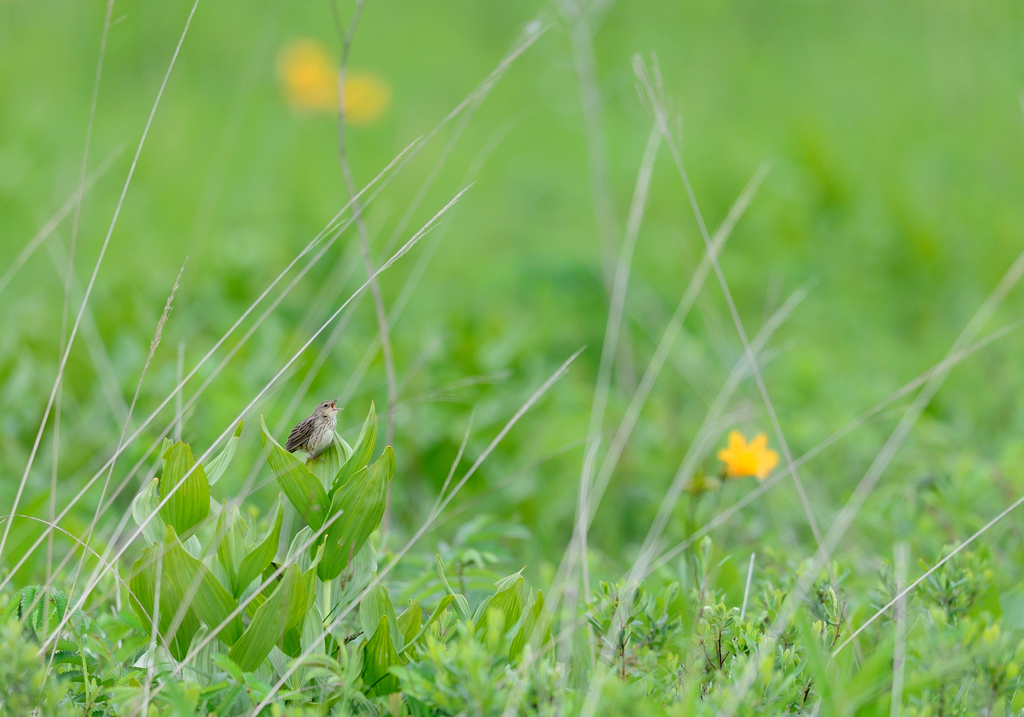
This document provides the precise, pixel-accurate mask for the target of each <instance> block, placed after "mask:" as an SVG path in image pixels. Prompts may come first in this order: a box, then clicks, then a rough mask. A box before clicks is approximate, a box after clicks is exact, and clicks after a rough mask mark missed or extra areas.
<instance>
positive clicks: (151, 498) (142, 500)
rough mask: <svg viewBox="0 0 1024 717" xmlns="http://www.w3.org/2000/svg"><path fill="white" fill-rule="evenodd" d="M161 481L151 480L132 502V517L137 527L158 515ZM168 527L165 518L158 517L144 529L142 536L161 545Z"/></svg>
mask: <svg viewBox="0 0 1024 717" xmlns="http://www.w3.org/2000/svg"><path fill="white" fill-rule="evenodd" d="M159 485H160V481H159V480H158V479H156V478H154V479H153V480H151V481H150V482H149V483H148V484H147V485H146V487H145V488H143V489H142V490H141V491H139V494H138V495H137V496H135V500H133V501H132V517H133V518H134V519H135V524H136V525H142V524H143V523H145V522H146V518H148V517H149V516H151V515H153V513H156V507H157V506H158V505H159V504H160V491H159V487H158V486H159ZM165 532H166V526H165V524H164V521H163V518H161V517H160V515H159V514H158V515H156V516H154V517H153V519H152V520H150V521H149V522H148V523H146V525H145V526H144V527H143V528H142V534H143V535H145V536H146V540H148V541H149V542H151V543H159V542H160V541H161V540H163V538H164V533H165Z"/></svg>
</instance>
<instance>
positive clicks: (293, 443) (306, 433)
mask: <svg viewBox="0 0 1024 717" xmlns="http://www.w3.org/2000/svg"><path fill="white" fill-rule="evenodd" d="M312 435H313V421H311V420H310V419H308V418H307V419H306V420H304V421H302V422H300V423H299V425H297V426H295V428H293V429H292V432H291V433H289V434H288V440H287V442H285V444H284V449H285V450H286V451H288V452H289V453H294V452H295V451H296V450H298V449H299V448H301V447H302V446H304V445H306V442H307V441H308V440H309V438H310V436H312Z"/></svg>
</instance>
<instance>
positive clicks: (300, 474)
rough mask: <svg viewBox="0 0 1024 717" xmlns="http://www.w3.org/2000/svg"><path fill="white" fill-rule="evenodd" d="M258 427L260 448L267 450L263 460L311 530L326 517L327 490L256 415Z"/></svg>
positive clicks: (316, 527)
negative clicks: (265, 458)
mask: <svg viewBox="0 0 1024 717" xmlns="http://www.w3.org/2000/svg"><path fill="white" fill-rule="evenodd" d="M260 427H261V428H262V429H263V431H262V434H261V435H262V439H263V448H264V450H265V451H266V454H267V463H268V464H269V465H270V470H271V471H273V473H274V476H275V477H276V478H277V482H278V484H279V485H280V486H281V490H282V491H284V494H285V495H286V496H288V500H289V501H291V504H292V505H293V506H295V510H297V511H298V512H299V515H301V516H302V517H303V519H304V520H305V521H306V523H308V524H309V525H310V526H311V527H312V528H313V530H319V529H320V526H322V525H323V524H324V519H325V518H326V517H327V508H328V506H329V505H330V502H329V501H328V498H327V491H325V490H324V487H323V485H322V484H321V483H320V481H319V480H318V479H317V477H316V476H315V475H313V474H312V473H310V472H309V469H308V468H306V466H304V465H303V464H302V461H300V460H299V459H298V458H296V457H295V456H293V455H292V454H291V453H289V452H288V451H286V450H285V449H284V448H282V447H281V446H280V445H279V444H278V443H277V441H275V440H274V438H273V436H271V435H270V431H268V430H267V424H266V423H265V422H264V420H263V417H262V416H260Z"/></svg>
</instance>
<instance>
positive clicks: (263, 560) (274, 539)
mask: <svg viewBox="0 0 1024 717" xmlns="http://www.w3.org/2000/svg"><path fill="white" fill-rule="evenodd" d="M283 516H284V511H283V510H282V507H281V500H280V498H278V502H277V515H276V517H275V518H274V524H273V526H271V528H270V530H268V531H267V537H266V538H264V539H263V542H261V543H260V544H259V545H257V546H256V547H255V548H254V549H253V550H252V551H251V552H250V553H249V554H248V555H246V556H245V557H244V558H242V562H241V564H240V565H239V567H238V575H237V577H236V582H235V585H234V593H235V596H236V597H237V596H238V595H239V594H241V592H242V590H244V589H245V588H246V586H248V585H249V583H251V582H252V581H253V580H255V579H256V578H258V577H259V576H260V575H261V574H262V573H263V571H264V570H265V569H266V567H267V566H268V565H270V563H271V561H272V560H273V559H274V556H275V555H276V554H277V544H278V541H279V540H280V538H281V520H282V518H283Z"/></svg>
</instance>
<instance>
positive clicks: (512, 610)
mask: <svg viewBox="0 0 1024 717" xmlns="http://www.w3.org/2000/svg"><path fill="white" fill-rule="evenodd" d="M522 572H523V571H522V570H520V571H519V572H518V573H513V574H512V575H509V576H507V577H504V578H502V579H501V580H499V581H498V582H497V583H496V584H495V587H496V591H495V593H494V595H491V596H490V597H489V598H487V599H486V600H484V601H483V602H481V603H480V605H479V607H477V609H476V613H475V614H474V616H473V622H474V624H476V627H477V629H478V630H479V629H481V627H482V625H483V624H484V620H483V617H484V616H485V615H486V614H487V611H488V610H499V611H500V612H501V613H502V614H503V615H504V616H505V624H504V627H502V630H501V631H502V632H507V631H508V630H510V629H511V628H512V626H513V625H515V624H516V622H517V621H518V620H519V617H520V616H521V615H522V614H523V605H524V604H525V603H526V596H525V595H524V593H523V576H522Z"/></svg>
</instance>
